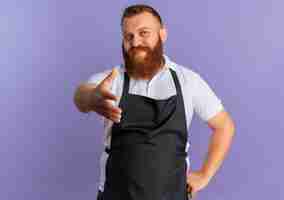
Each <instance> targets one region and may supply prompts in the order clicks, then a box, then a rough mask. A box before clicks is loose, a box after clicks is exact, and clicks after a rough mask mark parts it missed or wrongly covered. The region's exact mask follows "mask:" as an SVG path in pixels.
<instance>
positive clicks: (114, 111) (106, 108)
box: [96, 101, 122, 119]
mask: <svg viewBox="0 0 284 200" xmlns="http://www.w3.org/2000/svg"><path fill="white" fill-rule="evenodd" d="M96 110H97V111H100V112H103V113H105V115H107V116H108V117H115V118H119V119H120V118H121V113H122V110H121V109H120V108H119V107H116V106H113V105H112V104H111V103H109V102H107V101H102V102H101V105H100V106H99V107H97V109H96Z"/></svg>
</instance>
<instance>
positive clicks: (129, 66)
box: [122, 38, 164, 80]
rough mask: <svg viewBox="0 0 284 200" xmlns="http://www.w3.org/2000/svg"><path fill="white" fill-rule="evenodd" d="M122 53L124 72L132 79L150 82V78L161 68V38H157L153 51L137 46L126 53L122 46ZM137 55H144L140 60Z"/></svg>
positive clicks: (162, 60)
mask: <svg viewBox="0 0 284 200" xmlns="http://www.w3.org/2000/svg"><path fill="white" fill-rule="evenodd" d="M143 51H144V52H143ZM122 52H123V58H124V63H125V68H126V71H127V73H128V75H129V76H131V77H132V78H134V79H147V80H151V79H152V77H153V76H154V75H155V74H156V73H157V72H158V71H159V70H160V69H161V68H162V67H163V63H164V58H163V45H162V41H161V38H159V40H158V42H157V44H156V45H155V46H154V48H153V49H151V48H149V47H143V46H138V47H133V48H131V49H130V50H129V51H128V52H126V51H125V49H124V46H123V45H122ZM138 54H146V55H144V56H143V58H141V57H140V56H139V55H138ZM139 57H140V58H139Z"/></svg>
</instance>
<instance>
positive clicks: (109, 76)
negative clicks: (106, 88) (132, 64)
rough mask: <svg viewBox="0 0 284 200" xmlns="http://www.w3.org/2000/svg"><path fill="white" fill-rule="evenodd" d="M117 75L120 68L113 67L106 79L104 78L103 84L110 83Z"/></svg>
mask: <svg viewBox="0 0 284 200" xmlns="http://www.w3.org/2000/svg"><path fill="white" fill-rule="evenodd" d="M117 75H118V70H117V69H116V68H113V69H112V71H111V73H110V74H109V75H107V77H106V78H105V79H104V80H102V82H101V84H102V85H104V84H110V83H111V82H112V81H113V80H114V78H115V77H116V76H117Z"/></svg>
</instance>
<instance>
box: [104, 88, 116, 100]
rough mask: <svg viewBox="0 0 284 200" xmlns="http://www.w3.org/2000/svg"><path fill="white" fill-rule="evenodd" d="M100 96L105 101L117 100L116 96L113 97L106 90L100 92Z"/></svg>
mask: <svg viewBox="0 0 284 200" xmlns="http://www.w3.org/2000/svg"><path fill="white" fill-rule="evenodd" d="M100 95H101V97H102V98H105V99H109V100H114V101H117V100H118V97H117V96H115V95H113V94H112V93H111V92H109V91H107V90H102V91H101V92H100Z"/></svg>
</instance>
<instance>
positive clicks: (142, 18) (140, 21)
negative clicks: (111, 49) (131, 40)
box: [122, 12, 160, 32]
mask: <svg viewBox="0 0 284 200" xmlns="http://www.w3.org/2000/svg"><path fill="white" fill-rule="evenodd" d="M141 28H149V29H159V28H160V23H159V21H158V20H157V19H156V18H155V16H153V15H152V14H151V13H148V12H143V13H140V14H137V15H134V16H131V17H127V18H125V19H124V21H123V26H122V30H123V32H128V31H135V30H138V29H141Z"/></svg>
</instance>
